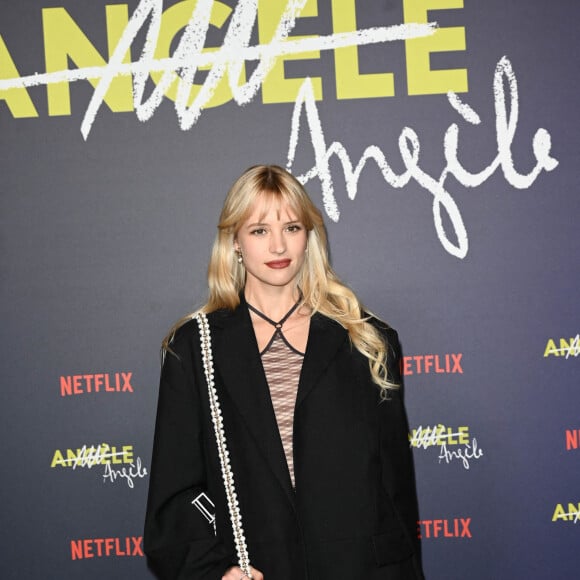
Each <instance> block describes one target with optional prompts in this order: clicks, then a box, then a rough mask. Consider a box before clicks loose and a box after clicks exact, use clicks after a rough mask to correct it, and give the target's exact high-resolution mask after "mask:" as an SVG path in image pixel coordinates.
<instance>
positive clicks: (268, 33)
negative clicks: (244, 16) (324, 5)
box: [258, 0, 322, 103]
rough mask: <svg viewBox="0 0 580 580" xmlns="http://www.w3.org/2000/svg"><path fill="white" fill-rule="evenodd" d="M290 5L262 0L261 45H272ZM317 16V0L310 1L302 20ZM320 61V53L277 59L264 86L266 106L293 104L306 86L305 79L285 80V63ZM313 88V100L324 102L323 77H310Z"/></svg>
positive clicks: (260, 4) (259, 19) (305, 7)
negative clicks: (270, 104)
mask: <svg viewBox="0 0 580 580" xmlns="http://www.w3.org/2000/svg"><path fill="white" fill-rule="evenodd" d="M286 4H287V2H273V1H272V0H259V2H258V33H259V38H260V44H269V43H270V42H271V40H272V37H273V35H274V32H275V31H276V29H277V28H278V25H279V23H280V20H281V18H282V13H283V10H284V9H285V8H286ZM317 15H318V3H317V0H308V1H307V2H306V4H305V6H304V8H303V9H302V12H301V13H300V16H301V17H303V18H304V17H312V16H317ZM288 38H289V40H299V39H301V38H312V36H292V37H288ZM316 58H320V51H318V50H312V51H306V52H300V53H296V54H290V55H284V56H278V57H277V58H276V61H275V63H274V65H273V66H272V68H271V69H270V71H269V73H268V75H267V76H266V78H265V79H264V81H263V82H262V102H263V103H291V102H294V101H295V100H296V97H297V96H298V91H299V90H300V87H301V86H302V83H303V82H304V79H303V78H293V79H287V78H286V77H285V76H284V63H285V62H286V61H288V60H309V59H316ZM311 80H312V86H313V88H314V97H315V99H316V100H317V101H319V100H321V99H322V80H321V79H320V77H311Z"/></svg>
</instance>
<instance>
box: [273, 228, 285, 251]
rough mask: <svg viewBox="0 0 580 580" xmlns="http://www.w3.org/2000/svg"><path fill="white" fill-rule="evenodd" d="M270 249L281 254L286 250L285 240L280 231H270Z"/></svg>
mask: <svg viewBox="0 0 580 580" xmlns="http://www.w3.org/2000/svg"><path fill="white" fill-rule="evenodd" d="M270 251H271V252H272V253H273V254H283V253H284V252H285V251H286V240H285V239H284V234H283V233H282V232H272V235H271V237H270Z"/></svg>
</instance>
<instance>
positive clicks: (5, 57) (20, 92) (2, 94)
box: [0, 36, 38, 118]
mask: <svg viewBox="0 0 580 580" xmlns="http://www.w3.org/2000/svg"><path fill="white" fill-rule="evenodd" d="M16 78H20V75H19V74H18V70H17V69H16V65H15V64H14V61H13V60H12V57H11V56H10V52H8V47H7V46H6V43H5V42H4V39H3V38H2V36H0V79H2V80H6V79H16ZM0 101H6V104H7V105H8V108H9V109H10V112H11V113H12V116H13V117H15V118H23V117H38V112H37V110H36V108H35V107H34V104H33V102H32V99H31V98H30V95H29V94H28V91H27V90H26V89H25V88H24V87H19V88H14V89H4V90H0Z"/></svg>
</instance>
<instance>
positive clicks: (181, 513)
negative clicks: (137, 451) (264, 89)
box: [144, 340, 235, 580]
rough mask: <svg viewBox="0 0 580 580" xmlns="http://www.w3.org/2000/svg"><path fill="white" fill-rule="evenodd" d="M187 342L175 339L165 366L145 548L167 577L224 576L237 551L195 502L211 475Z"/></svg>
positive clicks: (209, 579)
mask: <svg viewBox="0 0 580 580" xmlns="http://www.w3.org/2000/svg"><path fill="white" fill-rule="evenodd" d="M187 342H189V345H191V344H192V341H191V340H190V341H183V340H181V341H179V340H177V341H175V344H174V354H173V353H170V352H168V353H167V355H166V357H165V361H164V364H163V367H162V371H161V380H160V387H159V400H158V405H157V418H156V424H155V435H154V440H153V458H152V462H151V473H150V482H149V496H148V500H147V512H146V518H145V533H144V549H145V553H146V554H147V557H148V562H149V566H150V568H151V569H152V570H153V571H154V572H155V574H156V575H157V577H158V578H160V579H162V580H172V579H180V580H186V579H188V580H194V579H195V580H198V579H199V580H201V579H204V580H214V579H215V580H219V579H221V577H222V576H223V574H224V572H225V571H226V569H227V568H228V567H229V566H231V565H232V564H233V563H234V562H235V557H234V554H233V553H232V552H231V551H230V550H228V549H226V547H225V546H224V544H223V543H222V542H221V541H220V539H219V536H215V535H214V530H213V527H212V525H211V524H210V523H209V522H208V521H207V519H206V518H205V517H204V516H203V515H202V514H201V513H200V512H199V510H198V509H197V508H196V507H195V506H194V505H193V504H192V501H193V499H194V498H195V497H197V495H198V494H199V493H200V492H205V491H206V490H207V486H206V479H207V478H206V461H205V457H204V441H203V427H202V410H201V407H200V404H201V403H202V401H201V400H200V396H199V392H198V390H197V385H196V384H195V373H194V372H193V365H194V360H193V359H194V357H193V349H192V348H191V346H189V347H186V348H184V343H187ZM172 346H173V345H172Z"/></svg>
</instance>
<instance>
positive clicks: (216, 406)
mask: <svg viewBox="0 0 580 580" xmlns="http://www.w3.org/2000/svg"><path fill="white" fill-rule="evenodd" d="M195 319H196V321H197V324H198V326H199V338H200V342H201V352H202V356H203V370H204V372H205V379H206V381H207V390H208V394H209V406H210V411H211V420H212V423H213V428H214V431H215V438H216V443H217V449H218V455H219V458H220V465H221V469H222V477H223V480H224V487H225V491H226V497H227V500H228V509H229V512H230V520H231V522H232V530H233V533H234V541H235V542H236V551H237V553H238V565H239V567H240V568H241V570H242V572H243V573H244V574H245V575H246V576H247V577H248V578H250V579H251V578H252V575H251V574H250V557H249V556H248V547H247V546H246V537H245V536H244V529H243V528H242V514H241V513H240V507H239V504H238V496H237V494H236V488H235V485H234V473H233V471H232V468H231V465H230V456H229V452H228V448H227V443H226V434H225V432H224V425H223V419H222V412H221V409H220V403H219V401H218V394H217V390H216V388H215V381H214V373H213V356H212V350H211V334H210V330H209V323H208V321H207V316H206V315H205V314H204V313H203V312H200V313H198V314H197V316H196V317H195ZM244 577H245V576H244Z"/></svg>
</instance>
